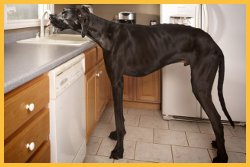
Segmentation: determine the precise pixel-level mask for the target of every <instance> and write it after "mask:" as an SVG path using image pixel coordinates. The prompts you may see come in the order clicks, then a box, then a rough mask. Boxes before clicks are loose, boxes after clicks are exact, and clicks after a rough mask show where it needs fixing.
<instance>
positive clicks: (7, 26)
mask: <svg viewBox="0 0 250 167" xmlns="http://www.w3.org/2000/svg"><path fill="white" fill-rule="evenodd" d="M7 5H8V4H6V5H4V30H11V29H19V28H27V27H37V26H40V19H41V17H42V15H43V13H44V12H45V11H46V10H50V11H51V13H54V4H38V11H37V12H38V18H37V19H23V20H8V18H7V10H6V8H7ZM47 22H48V16H46V18H45V21H44V23H45V24H46V23H47Z"/></svg>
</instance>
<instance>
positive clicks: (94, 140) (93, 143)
mask: <svg viewBox="0 0 250 167" xmlns="http://www.w3.org/2000/svg"><path fill="white" fill-rule="evenodd" d="M101 142H102V138H101V137H94V136H92V137H90V139H89V141H88V144H87V155H95V154H96V153H97V151H98V149H99V147H100V144H101Z"/></svg>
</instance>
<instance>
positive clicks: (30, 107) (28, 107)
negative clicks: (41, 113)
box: [25, 103, 35, 112]
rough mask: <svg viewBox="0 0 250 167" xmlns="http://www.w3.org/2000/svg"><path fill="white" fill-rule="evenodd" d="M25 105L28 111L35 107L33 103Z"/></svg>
mask: <svg viewBox="0 0 250 167" xmlns="http://www.w3.org/2000/svg"><path fill="white" fill-rule="evenodd" d="M25 107H26V109H27V110H28V111H29V112H32V111H34V109H35V104H34V103H30V104H26V106H25Z"/></svg>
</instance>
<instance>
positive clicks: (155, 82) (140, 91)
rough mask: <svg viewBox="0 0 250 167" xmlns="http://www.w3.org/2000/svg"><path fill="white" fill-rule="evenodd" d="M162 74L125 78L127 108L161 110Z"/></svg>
mask: <svg viewBox="0 0 250 167" xmlns="http://www.w3.org/2000/svg"><path fill="white" fill-rule="evenodd" d="M160 74H161V72H160V71H156V72H153V73H151V74H149V75H147V76H144V77H130V76H125V77H124V91H123V102H124V106H125V107H133V108H143V109H160V103H161V93H160V90H161V77H160Z"/></svg>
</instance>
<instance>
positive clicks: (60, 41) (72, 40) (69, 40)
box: [17, 34, 91, 46]
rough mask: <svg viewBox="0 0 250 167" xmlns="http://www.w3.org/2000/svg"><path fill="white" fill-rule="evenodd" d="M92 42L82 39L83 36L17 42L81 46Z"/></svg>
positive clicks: (68, 35)
mask: <svg viewBox="0 0 250 167" xmlns="http://www.w3.org/2000/svg"><path fill="white" fill-rule="evenodd" d="M90 41H91V39H90V38H88V37H84V38H82V36H81V35H73V34H53V35H50V36H48V37H43V38H30V39H24V40H20V41H17V43H27V44H48V45H73V46H80V45H82V44H84V43H87V42H90Z"/></svg>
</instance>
